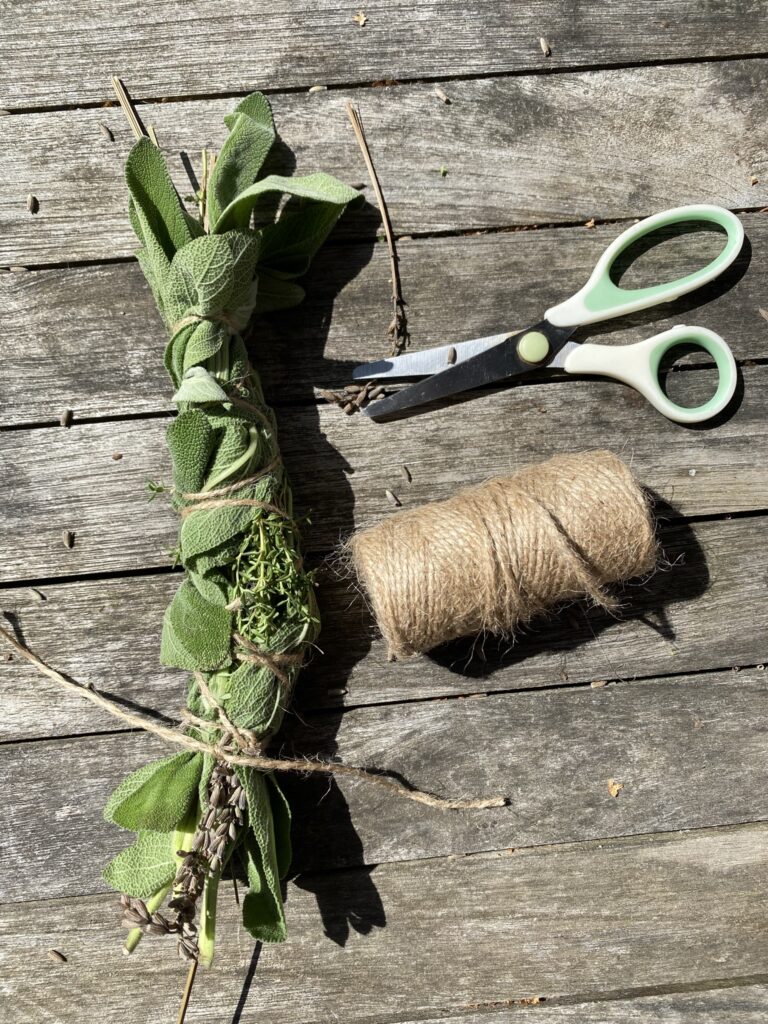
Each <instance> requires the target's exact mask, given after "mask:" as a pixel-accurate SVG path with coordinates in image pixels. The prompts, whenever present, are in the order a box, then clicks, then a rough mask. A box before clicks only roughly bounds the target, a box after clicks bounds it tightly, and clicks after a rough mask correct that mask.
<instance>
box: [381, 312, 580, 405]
mask: <svg viewBox="0 0 768 1024" xmlns="http://www.w3.org/2000/svg"><path fill="white" fill-rule="evenodd" d="M573 330H574V329H573V328H572V327H555V326H554V325H553V324H550V323H549V322H548V321H547V320H542V321H541V322H540V323H538V324H535V325H534V326H533V327H527V328H526V329H525V330H524V331H518V332H517V333H516V334H508V335H503V340H502V341H500V342H499V343H498V344H497V345H494V346H493V347H492V348H489V349H486V350H485V351H483V352H479V353H478V354H477V355H475V356H472V357H471V358H469V359H467V360H466V361H465V362H463V363H456V364H455V365H453V366H449V367H448V368H447V369H445V370H441V371H440V372H439V373H436V374H434V376H432V377H428V378H427V379H426V380H423V381H419V382H418V383H416V384H412V385H411V386H410V387H407V388H403V390H402V391H398V392H397V393H396V394H394V395H389V396H388V397H387V398H382V399H379V400H378V401H376V402H372V403H371V404H370V405H368V406H366V407H365V408H364V409H363V412H364V413H365V415H366V416H370V417H371V419H375V420H378V419H382V418H383V417H385V416H391V415H392V414H393V413H397V412H401V411H403V410H404V409H412V408H414V406H417V405H426V404H427V403H429V402H436V401H438V400H439V399H441V398H447V397H448V396H449V395H455V394H457V393H458V392H460V391H469V390H470V389H472V388H479V387H482V386H483V385H484V384H494V383H496V381H501V380H505V379H507V378H509V377H516V376H518V375H520V374H524V373H530V372H531V371H532V370H537V369H541V368H542V367H543V366H546V365H551V363H552V360H553V359H554V357H555V356H556V354H557V353H558V352H559V350H560V349H561V348H562V347H563V346H564V345H565V343H566V342H567V341H568V338H569V337H570V336H571V334H572V333H573ZM534 331H535V332H538V333H541V334H544V335H545V336H546V337H547V340H548V341H549V344H550V356H549V359H548V360H547V362H546V363H537V364H533V363H529V362H526V360H524V359H522V358H521V357H520V356H519V355H518V353H517V342H518V340H519V338H520V337H521V336H522V335H523V334H528V333H529V332H534ZM400 358H402V356H401V357H400Z"/></svg>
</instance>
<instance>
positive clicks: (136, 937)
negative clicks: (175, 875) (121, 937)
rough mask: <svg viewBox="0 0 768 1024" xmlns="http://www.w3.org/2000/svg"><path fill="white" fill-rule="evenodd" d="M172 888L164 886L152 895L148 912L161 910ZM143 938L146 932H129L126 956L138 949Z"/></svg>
mask: <svg viewBox="0 0 768 1024" xmlns="http://www.w3.org/2000/svg"><path fill="white" fill-rule="evenodd" d="M170 888H171V887H170V885H164V886H163V888H162V889H158V890H157V892H156V893H154V895H152V896H151V897H150V898H149V899H148V900H147V910H148V911H149V912H150V914H154V912H155V911H156V910H159V909H160V907H161V906H162V904H163V902H164V900H165V897H166V896H167V895H168V893H169V891H170ZM143 937H144V932H143V931H142V930H141V928H132V929H131V930H130V931H129V932H128V937H127V938H126V940H125V943H124V945H123V952H124V953H125V955H126V956H129V955H130V954H131V953H132V952H133V951H134V949H136V947H137V946H138V944H139V943H140V942H141V940H142V938H143Z"/></svg>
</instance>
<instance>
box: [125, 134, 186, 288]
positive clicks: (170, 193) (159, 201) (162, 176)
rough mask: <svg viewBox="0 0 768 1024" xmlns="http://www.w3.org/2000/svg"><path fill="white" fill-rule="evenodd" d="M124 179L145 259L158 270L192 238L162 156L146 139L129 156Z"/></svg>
mask: <svg viewBox="0 0 768 1024" xmlns="http://www.w3.org/2000/svg"><path fill="white" fill-rule="evenodd" d="M125 180H126V182H127V184H128V190H129V192H130V194H131V198H132V200H133V207H132V214H131V215H132V219H133V221H134V228H138V230H137V231H136V233H137V234H138V235H139V238H140V239H141V241H142V242H143V244H144V248H145V251H146V254H147V257H148V258H149V259H150V260H151V261H152V262H153V264H154V266H155V268H156V269H158V270H160V269H162V268H163V267H165V266H166V264H167V263H170V261H171V260H172V259H173V257H174V255H175V254H176V252H177V251H178V250H180V249H182V248H183V247H184V246H186V245H187V244H188V243H190V242H191V241H192V240H193V237H194V236H193V234H192V230H191V228H190V226H189V223H188V221H187V218H186V216H185V211H184V207H183V205H182V202H181V200H180V199H179V196H178V193H177V191H176V189H175V188H174V186H173V182H172V181H171V176H170V175H169V173H168V168H167V167H166V165H165V160H164V159H163V155H162V153H161V152H160V150H159V149H158V148H157V146H156V145H155V144H154V143H153V142H151V141H150V140H149V139H147V138H142V139H139V141H138V142H137V143H136V144H135V145H134V147H133V149H132V150H131V152H130V153H129V154H128V159H127V160H126V163H125Z"/></svg>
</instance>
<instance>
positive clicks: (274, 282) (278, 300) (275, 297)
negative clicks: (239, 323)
mask: <svg viewBox="0 0 768 1024" xmlns="http://www.w3.org/2000/svg"><path fill="white" fill-rule="evenodd" d="M305 294H306V293H305V291H304V289H303V288H302V287H301V285H298V284H294V282H293V281H284V280H282V279H281V278H279V277H273V276H272V274H270V273H268V272H267V271H262V270H259V290H258V292H257V294H256V312H257V313H273V312H274V311H275V310H276V309H291V308H292V307H293V306H298V305H299V304H300V303H302V302H303V301H304V295H305Z"/></svg>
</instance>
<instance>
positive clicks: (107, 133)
mask: <svg viewBox="0 0 768 1024" xmlns="http://www.w3.org/2000/svg"><path fill="white" fill-rule="evenodd" d="M99 131H100V132H101V134H102V135H103V136H104V138H105V139H107V140H108V141H109V142H114V141H115V136H114V135H113V134H112V129H111V128H110V127H109V125H106V124H104V122H103V121H99Z"/></svg>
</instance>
